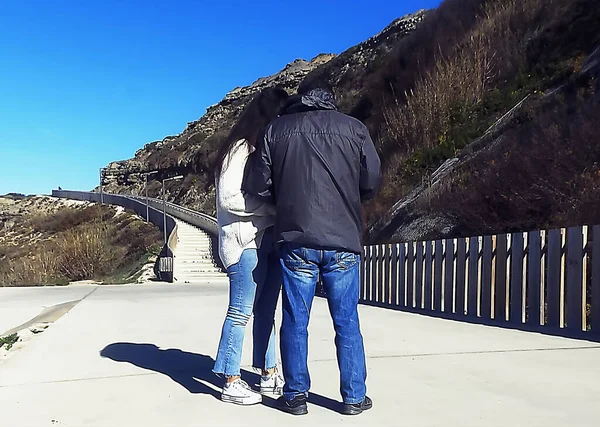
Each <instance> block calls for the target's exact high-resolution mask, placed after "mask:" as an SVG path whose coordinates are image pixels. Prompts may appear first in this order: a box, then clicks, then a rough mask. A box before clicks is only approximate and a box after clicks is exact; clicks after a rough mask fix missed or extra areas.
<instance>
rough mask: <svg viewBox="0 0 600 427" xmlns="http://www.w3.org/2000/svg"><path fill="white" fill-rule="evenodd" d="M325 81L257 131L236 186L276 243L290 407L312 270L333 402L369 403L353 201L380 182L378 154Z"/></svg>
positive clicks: (295, 401)
mask: <svg viewBox="0 0 600 427" xmlns="http://www.w3.org/2000/svg"><path fill="white" fill-rule="evenodd" d="M334 102H335V98H334V94H333V90H332V88H331V86H330V85H329V84H328V83H327V82H326V81H324V80H322V79H319V78H317V79H313V80H312V81H311V80H305V81H304V82H303V83H302V84H301V85H300V88H299V89H298V96H296V97H293V98H292V100H291V101H290V102H289V103H288V104H287V106H286V108H284V111H283V113H282V115H281V116H280V117H279V118H278V119H276V120H275V121H273V122H272V123H271V124H270V125H269V126H268V127H267V129H266V131H265V138H264V143H263V144H262V146H260V147H259V149H258V151H257V152H256V153H255V154H254V155H253V156H252V159H251V162H252V164H251V169H250V170H252V173H251V174H248V175H247V176H246V178H245V182H244V186H243V187H244V190H245V191H248V192H249V193H252V194H254V195H256V196H259V197H261V198H263V199H264V200H265V201H268V202H271V203H274V204H275V206H276V212H277V218H276V224H275V232H276V234H277V240H278V242H279V243H281V249H280V258H281V265H282V267H283V321H282V326H281V353H282V365H283V374H284V377H285V386H284V395H283V396H282V397H281V398H280V399H279V401H278V403H279V406H280V408H281V409H282V410H284V411H286V412H289V413H291V414H294V415H304V414H306V413H308V409H307V405H306V398H307V397H308V391H309V389H310V376H309V372H308V365H307V359H308V332H307V327H308V321H309V316H310V310H311V306H312V302H313V298H314V295H315V287H316V283H317V279H318V277H319V275H320V276H321V278H322V281H323V287H324V289H325V292H326V295H327V301H328V304H329V311H330V313H331V317H332V318H333V324H334V328H335V332H336V338H335V344H336V348H337V359H338V366H339V369H340V382H341V384H340V391H341V394H342V398H343V401H344V406H343V409H342V412H343V413H344V414H347V415H357V414H360V413H361V412H363V411H364V410H367V409H370V408H371V407H372V401H371V399H369V398H368V397H367V396H366V385H365V380H366V376H367V373H366V363H365V353H364V346H363V338H362V335H361V332H360V326H359V320H358V309H357V308H358V297H359V288H360V279H359V277H360V271H359V269H360V254H361V253H362V244H361V235H362V216H361V201H363V200H367V199H369V198H372V197H373V196H374V195H375V193H376V191H377V189H378V187H379V183H380V160H379V157H378V155H377V152H376V150H375V147H374V145H373V142H372V141H371V138H370V136H369V132H368V130H367V128H366V127H365V125H364V124H362V123H361V122H360V121H358V120H356V119H354V118H352V117H349V116H346V115H344V114H342V113H340V112H338V111H337V108H336V106H335V103H334Z"/></svg>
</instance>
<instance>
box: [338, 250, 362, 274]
mask: <svg viewBox="0 0 600 427" xmlns="http://www.w3.org/2000/svg"><path fill="white" fill-rule="evenodd" d="M359 260H360V256H359V255H357V254H354V253H352V252H338V253H336V254H335V262H336V264H337V265H339V266H340V267H341V268H343V269H344V270H349V269H350V268H352V267H354V266H355V265H356V263H358V261H359Z"/></svg>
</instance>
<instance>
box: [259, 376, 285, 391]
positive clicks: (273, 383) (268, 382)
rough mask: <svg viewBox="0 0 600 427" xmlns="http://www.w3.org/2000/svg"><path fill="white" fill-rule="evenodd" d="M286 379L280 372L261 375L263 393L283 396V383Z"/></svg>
mask: <svg viewBox="0 0 600 427" xmlns="http://www.w3.org/2000/svg"><path fill="white" fill-rule="evenodd" d="M284 384H285V381H284V379H283V377H282V376H281V374H280V373H279V372H275V373H274V374H271V375H268V376H266V377H265V376H261V377H260V392H261V393H263V394H275V395H278V396H281V395H282V394H283V385H284Z"/></svg>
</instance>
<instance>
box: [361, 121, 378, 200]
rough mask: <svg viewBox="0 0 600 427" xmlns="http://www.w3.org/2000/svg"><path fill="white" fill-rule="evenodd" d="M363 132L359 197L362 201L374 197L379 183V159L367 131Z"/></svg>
mask: <svg viewBox="0 0 600 427" xmlns="http://www.w3.org/2000/svg"><path fill="white" fill-rule="evenodd" d="M365 132H366V136H365V140H364V142H363V145H362V148H361V153H360V198H361V200H363V201H366V200H370V199H372V198H373V197H375V195H376V194H377V191H378V190H379V186H380V185H381V161H380V160H379V155H378V154H377V150H376V149H375V145H374V144H373V141H372V140H371V137H370V136H369V131H368V130H367V129H365Z"/></svg>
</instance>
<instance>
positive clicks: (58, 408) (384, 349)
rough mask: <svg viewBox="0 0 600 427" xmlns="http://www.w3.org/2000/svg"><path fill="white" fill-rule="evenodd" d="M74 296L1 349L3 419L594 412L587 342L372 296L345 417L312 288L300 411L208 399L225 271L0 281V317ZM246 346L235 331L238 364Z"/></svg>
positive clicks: (545, 416) (546, 422)
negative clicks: (357, 404)
mask: <svg viewBox="0 0 600 427" xmlns="http://www.w3.org/2000/svg"><path fill="white" fill-rule="evenodd" d="M83 297H85V298H84V299H83V300H82V301H81V302H79V303H78V304H77V305H76V306H75V307H74V308H73V309H72V310H71V311H69V312H68V313H67V314H65V315H64V316H63V317H61V318H60V319H58V320H57V321H56V322H55V323H54V324H53V325H52V326H50V327H49V328H48V329H47V330H46V331H45V332H43V333H41V334H39V335H37V336H35V337H34V338H33V339H32V340H31V341H29V342H28V343H26V345H25V346H24V347H22V348H20V349H18V350H17V351H16V352H15V353H14V354H12V356H11V357H10V358H9V359H7V360H4V361H2V362H0V414H1V418H0V419H1V422H2V425H3V426H4V425H6V426H15V427H16V426H71V427H73V426H145V427H150V426H235V425H257V426H282V425H289V426H295V425H314V426H321V425H364V426H368V425H369V426H388V425H389V426H411V427H417V426H444V427H446V426H457V427H458V426H460V427H465V426H474V427H475V426H476V427H490V426H498V427H513V426H527V427H535V426H540V427H542V426H543V427H550V426H557V427H559V426H560V427H563V426H567V425H573V426H578V427H585V426H590V427H591V426H597V425H598V409H597V404H598V399H599V396H600V363H599V361H600V347H599V346H598V345H597V344H595V343H588V342H581V341H574V340H569V339H564V338H555V337H545V336H542V335H536V334H529V333H525V332H519V331H510V330H502V329H496V328H490V327H485V326H477V325H469V324H462V323H456V322H450V321H445V320H440V319H432V318H427V317H421V316H418V315H411V314H404V313H400V312H394V311H386V310H383V309H379V308H371V307H361V319H362V323H363V333H364V336H365V341H366V348H367V352H368V367H369V379H368V387H369V394H370V396H371V397H372V398H373V400H374V402H375V403H374V408H373V409H372V410H371V411H369V412H366V413H364V414H363V415H361V416H358V417H350V418H348V417H343V416H342V415H339V414H338V413H336V412H335V411H334V410H335V408H336V405H337V403H336V401H337V400H338V399H339V394H338V382H337V379H338V377H337V371H336V363H335V350H334V346H333V330H332V326H331V321H330V320H329V317H328V313H327V306H326V304H325V302H324V301H320V300H317V301H316V303H315V306H314V312H313V317H312V320H311V328H310V368H311V373H312V375H313V392H314V393H315V394H314V395H313V396H312V398H311V401H312V404H311V405H310V407H309V411H310V413H309V415H308V416H306V417H297V418H295V417H292V416H289V415H286V414H283V413H280V412H278V411H276V410H275V409H273V408H271V407H269V406H270V405H271V404H272V403H273V402H272V401H267V402H266V403H267V405H261V406H254V407H237V406H234V405H226V404H223V403H221V402H220V401H219V400H217V398H216V396H218V388H217V387H216V386H215V384H218V383H217V381H216V379H215V377H214V376H213V375H212V374H211V371H210V370H211V368H212V363H213V359H212V358H213V357H214V354H215V352H216V345H217V340H218V337H219V334H220V327H221V322H222V320H223V317H224V315H225V311H226V302H227V288H226V286H224V285H223V284H212V285H204V286H197V285H187V286H186V285H165V284H149V285H137V286H120V287H119V286H110V287H109V286H107V287H99V288H94V287H79V288H54V289H2V288H0V301H1V305H0V312H4V310H5V309H6V308H7V307H21V308H22V309H23V315H22V316H19V315H17V312H18V311H19V309H17V308H15V309H14V310H13V314H12V315H11V316H4V317H0V319H1V320H2V322H3V323H2V324H0V325H2V327H1V328H0V329H2V328H5V329H10V328H11V327H14V326H17V325H16V324H7V323H6V322H7V321H12V322H15V323H20V322H22V321H24V320H25V319H24V318H23V316H31V315H32V313H33V311H35V310H37V309H38V308H39V307H40V306H43V305H50V304H58V303H61V302H68V301H71V300H73V299H74V298H83ZM27 301H30V302H31V305H28V304H26V302H27ZM13 304H14V305H13ZM33 307H35V308H36V309H35V310H34V308H33ZM35 314H37V313H33V315H35ZM249 348H250V342H249V340H247V342H246V348H245V349H244V361H243V363H244V364H245V365H246V366H247V365H248V364H249V355H250V351H249ZM247 378H248V379H249V380H250V381H255V380H256V376H255V375H253V374H251V373H248V375H247ZM284 423H285V424H284Z"/></svg>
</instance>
